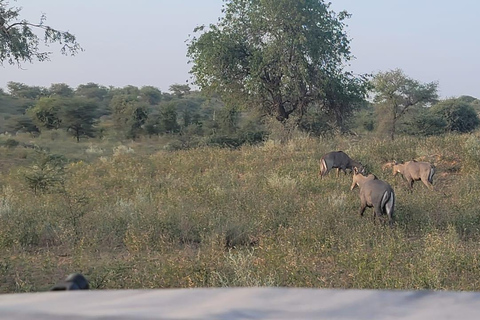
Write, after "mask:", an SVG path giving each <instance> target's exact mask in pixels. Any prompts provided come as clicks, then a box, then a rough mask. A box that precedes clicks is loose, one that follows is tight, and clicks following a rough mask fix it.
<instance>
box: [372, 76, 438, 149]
mask: <svg viewBox="0 0 480 320" xmlns="http://www.w3.org/2000/svg"><path fill="white" fill-rule="evenodd" d="M372 85H373V91H374V93H375V98H374V101H375V103H376V106H377V109H382V111H380V112H379V114H381V115H384V118H383V119H382V121H383V122H384V124H386V125H385V127H386V130H387V131H388V134H389V136H390V138H391V139H392V140H394V139H395V133H396V127H397V122H398V120H399V119H401V118H402V117H403V116H404V115H405V113H406V112H407V111H408V110H409V109H410V108H412V107H416V106H423V105H426V104H429V103H433V102H435V101H436V100H437V97H438V96H437V87H438V83H437V82H430V83H426V84H422V83H420V82H418V81H416V80H413V79H411V78H409V77H407V76H406V75H405V74H404V73H403V71H402V70H400V69H395V70H392V71H387V72H379V73H378V74H377V75H375V76H374V78H373V80H372Z"/></svg>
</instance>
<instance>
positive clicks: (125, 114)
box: [0, 82, 266, 148]
mask: <svg viewBox="0 0 480 320" xmlns="http://www.w3.org/2000/svg"><path fill="white" fill-rule="evenodd" d="M169 89H170V92H168V93H167V92H162V91H160V90H159V89H158V88H156V87H153V86H143V87H141V88H138V87H136V86H131V85H129V86H126V87H123V88H117V87H105V86H102V85H99V84H96V83H87V84H82V85H79V86H78V87H77V88H76V89H73V88H71V87H70V86H68V85H67V84H64V83H57V84H52V85H51V86H50V87H49V88H44V87H38V86H28V85H25V84H22V83H17V82H9V83H8V85H7V90H8V92H5V91H0V132H8V133H11V134H16V133H18V132H29V133H31V134H32V135H38V134H41V133H43V132H45V131H48V130H59V129H61V130H65V131H66V132H68V133H69V134H70V135H71V136H72V137H73V138H74V139H75V140H76V141H77V142H78V141H80V139H88V138H115V139H119V140H121V139H137V138H139V137H141V136H150V137H151V136H155V135H157V136H159V135H170V136H175V137H176V141H177V142H178V143H177V144H178V145H177V147H178V148H182V147H189V146H194V145H195V144H198V143H200V139H202V142H206V143H207V144H216V143H219V144H227V145H232V146H237V145H240V144H243V143H245V142H249V143H254V142H257V141H262V140H263V139H264V136H265V134H266V133H265V131H264V129H263V127H262V124H261V119H260V117H254V116H251V115H247V114H243V113H241V112H240V111H239V110H237V109H236V108H225V106H224V104H223V103H222V102H221V101H220V100H219V99H218V98H216V97H211V98H208V99H207V98H206V97H204V96H203V95H202V94H201V93H200V92H198V91H192V90H191V89H190V87H189V86H188V85H180V84H173V85H171V86H170V88H169Z"/></svg>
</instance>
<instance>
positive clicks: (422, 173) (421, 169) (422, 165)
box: [392, 160, 435, 190]
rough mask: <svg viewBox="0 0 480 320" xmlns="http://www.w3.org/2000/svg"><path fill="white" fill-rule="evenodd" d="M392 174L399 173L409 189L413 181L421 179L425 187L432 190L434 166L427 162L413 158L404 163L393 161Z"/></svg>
mask: <svg viewBox="0 0 480 320" xmlns="http://www.w3.org/2000/svg"><path fill="white" fill-rule="evenodd" d="M392 168H393V172H392V173H393V175H394V176H396V175H397V174H398V173H401V174H402V176H403V177H404V178H405V180H407V183H408V185H409V187H410V189H412V188H413V182H415V181H418V180H421V181H422V182H423V184H424V185H426V186H427V188H429V189H431V190H433V175H434V174H435V166H433V165H431V164H430V163H429V162H417V161H415V160H413V161H408V162H406V163H397V162H396V161H394V162H393V165H392Z"/></svg>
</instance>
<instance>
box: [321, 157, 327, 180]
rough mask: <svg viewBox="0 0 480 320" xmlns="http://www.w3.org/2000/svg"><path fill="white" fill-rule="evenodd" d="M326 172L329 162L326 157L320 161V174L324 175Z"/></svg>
mask: <svg viewBox="0 0 480 320" xmlns="http://www.w3.org/2000/svg"><path fill="white" fill-rule="evenodd" d="M325 172H327V162H326V161H325V159H323V158H322V160H321V162H320V176H322V177H323V175H324V174H325Z"/></svg>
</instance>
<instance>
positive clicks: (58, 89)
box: [48, 83, 73, 97]
mask: <svg viewBox="0 0 480 320" xmlns="http://www.w3.org/2000/svg"><path fill="white" fill-rule="evenodd" d="M48 92H49V93H50V95H55V96H61V97H71V96H73V89H72V88H71V87H70V86H69V85H68V84H66V83H52V84H51V85H50V88H49V89H48Z"/></svg>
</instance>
